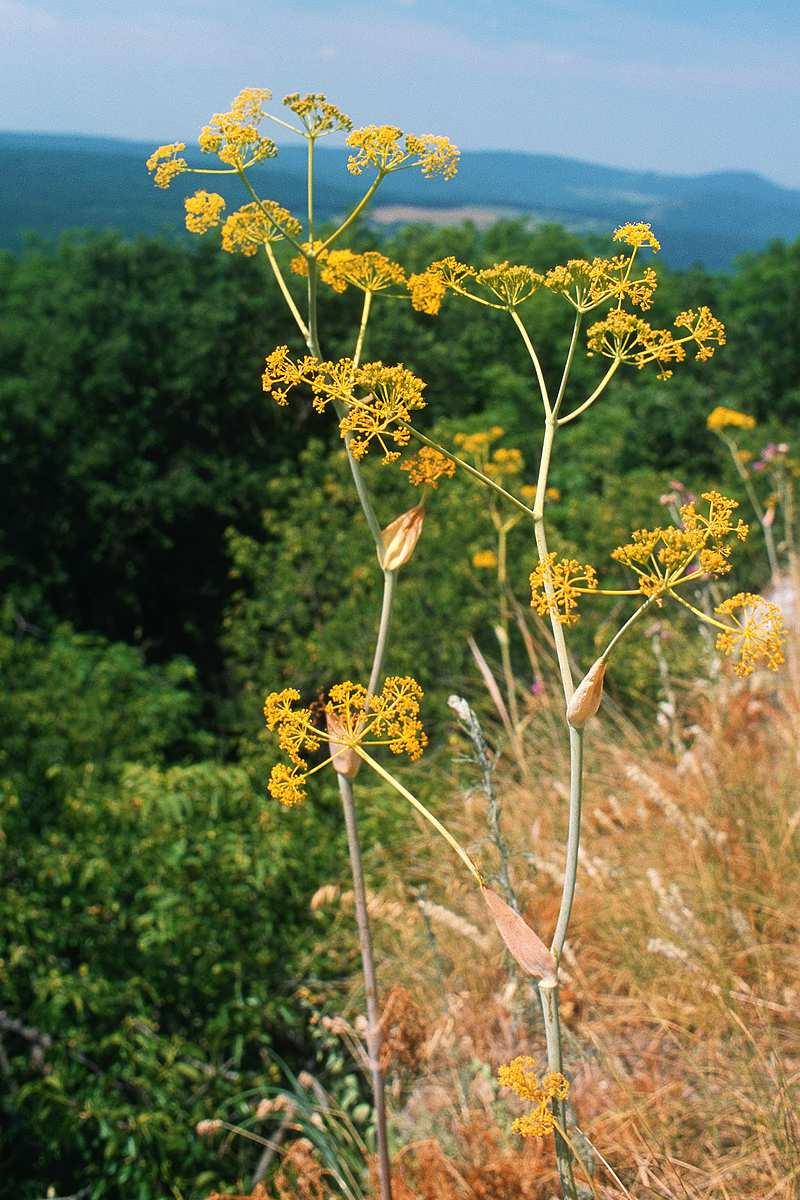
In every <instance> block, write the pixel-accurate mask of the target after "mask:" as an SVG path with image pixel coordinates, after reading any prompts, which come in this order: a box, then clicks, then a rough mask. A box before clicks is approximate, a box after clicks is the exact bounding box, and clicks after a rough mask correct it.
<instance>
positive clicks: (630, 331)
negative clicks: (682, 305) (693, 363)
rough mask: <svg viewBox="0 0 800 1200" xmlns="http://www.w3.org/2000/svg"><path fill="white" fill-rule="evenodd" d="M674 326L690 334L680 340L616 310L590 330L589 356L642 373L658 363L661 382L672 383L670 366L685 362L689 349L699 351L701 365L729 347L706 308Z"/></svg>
mask: <svg viewBox="0 0 800 1200" xmlns="http://www.w3.org/2000/svg"><path fill="white" fill-rule="evenodd" d="M674 324H675V326H676V328H678V329H685V330H686V331H687V332H686V333H685V334H683V335H681V336H676V335H675V334H673V333H672V332H671V331H670V330H669V329H653V327H652V326H651V325H648V323H647V321H644V320H642V318H641V317H637V316H634V314H633V313H628V312H625V311H624V310H623V309H621V308H615V309H612V311H611V312H610V313H609V314H608V316H607V317H605V318H604V319H603V320H602V321H597V322H596V323H595V324H594V325H592V326H591V327H590V329H589V333H588V337H587V344H588V353H589V354H590V355H592V354H601V355H603V357H605V358H610V359H613V360H614V362H615V363H630V364H631V365H632V366H635V367H637V368H638V369H639V370H641V369H642V368H643V367H645V366H647V365H648V363H653V362H654V363H657V364H658V368H659V370H658V378H659V379H669V377H670V376H671V374H672V370H671V365H670V364H672V363H679V362H683V361H684V359H685V358H686V347H687V345H695V346H696V347H697V349H696V352H695V358H696V359H698V361H700V362H706V361H707V360H708V359H709V358H711V357H712V356H713V354H714V351H715V349H716V347H717V346H724V345H725V328H724V326H723V324H722V322H721V321H718V320H717V318H716V317H714V316H713V315H712V313H711V310H710V309H709V308H707V307H706V306H705V305H702V306H701V307H700V308H699V309H698V310H697V311H696V312H695V311H694V310H693V309H687V310H686V311H685V312H681V313H678V315H677V316H676V318H675V322H674Z"/></svg>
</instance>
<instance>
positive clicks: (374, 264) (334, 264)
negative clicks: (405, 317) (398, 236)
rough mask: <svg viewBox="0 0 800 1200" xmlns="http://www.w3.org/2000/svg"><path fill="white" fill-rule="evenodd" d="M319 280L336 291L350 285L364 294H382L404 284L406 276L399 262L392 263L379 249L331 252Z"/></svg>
mask: <svg viewBox="0 0 800 1200" xmlns="http://www.w3.org/2000/svg"><path fill="white" fill-rule="evenodd" d="M307 270H308V268H307V267H306V272H307ZM306 272H304V274H305V273H306ZM320 278H321V279H322V280H323V282H324V283H327V284H328V286H329V287H331V288H333V290H334V291H335V292H344V291H346V289H347V286H348V284H352V286H353V287H356V288H360V289H361V291H362V292H382V291H384V290H385V289H386V288H388V287H391V286H392V285H393V284H400V285H402V284H404V283H405V282H406V273H405V271H404V270H403V268H402V267H401V266H400V264H399V263H396V262H392V260H391V259H390V258H387V257H386V255H385V254H381V253H380V252H379V251H378V250H366V251H364V252H363V253H362V254H356V253H355V252H354V251H353V250H331V251H330V253H328V254H326V255H325V256H324V259H322V271H321V272H320Z"/></svg>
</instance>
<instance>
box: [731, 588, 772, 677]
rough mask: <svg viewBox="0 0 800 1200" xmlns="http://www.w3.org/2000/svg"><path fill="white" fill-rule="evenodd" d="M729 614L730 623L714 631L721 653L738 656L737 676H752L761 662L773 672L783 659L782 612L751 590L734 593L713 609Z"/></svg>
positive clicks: (735, 668)
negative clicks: (716, 632)
mask: <svg viewBox="0 0 800 1200" xmlns="http://www.w3.org/2000/svg"><path fill="white" fill-rule="evenodd" d="M714 611H715V612H716V613H718V614H719V615H720V616H724V617H729V618H730V621H731V622H732V624H729V626H728V628H727V629H722V630H721V632H720V633H718V634H717V643H716V644H717V649H718V650H719V651H720V653H721V654H725V655H731V656H734V655H735V656H738V657H737V662H736V665H735V667H734V670H735V672H736V674H737V675H739V676H740V677H741V678H743V679H744V678H746V677H747V676H748V675H752V673H753V671H754V669H755V668H756V667H757V666H758V665H759V664H760V663H763V664H764V666H765V667H768V668H769V670H770V671H777V670H778V667H780V666H781V665H782V664H783V662H784V661H785V659H784V654H783V641H784V627H783V614H782V613H781V610H780V609H779V608H778V606H777V604H773V603H771V601H769V600H765V599H764V598H763V596H756V595H754V594H753V593H752V592H738V593H737V594H736V595H735V596H731V597H730V598H729V599H728V600H724V601H723V602H722V604H719V605H717V607H716V609H715V610H714Z"/></svg>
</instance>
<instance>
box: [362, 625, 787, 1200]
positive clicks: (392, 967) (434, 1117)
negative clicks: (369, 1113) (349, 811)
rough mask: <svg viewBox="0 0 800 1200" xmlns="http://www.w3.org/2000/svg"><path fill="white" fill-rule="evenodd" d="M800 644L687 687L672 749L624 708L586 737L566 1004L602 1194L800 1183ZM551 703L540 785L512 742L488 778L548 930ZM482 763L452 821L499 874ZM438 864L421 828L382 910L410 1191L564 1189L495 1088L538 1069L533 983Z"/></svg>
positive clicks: (402, 1171)
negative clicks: (514, 1068)
mask: <svg viewBox="0 0 800 1200" xmlns="http://www.w3.org/2000/svg"><path fill="white" fill-rule="evenodd" d="M788 657H789V661H788V663H787V666H786V667H785V669H784V671H783V673H782V674H781V675H780V676H778V677H776V676H773V675H768V676H767V675H757V676H754V677H753V678H751V679H750V680H747V681H740V680H736V679H734V678H732V677H723V678H721V679H720V680H719V681H718V682H717V683H716V684H715V685H714V687H713V689H712V688H709V686H708V685H707V684H706V685H704V686H703V687H700V686H696V687H695V688H694V689H693V692H691V693H688V694H687V696H686V709H685V712H684V717H685V718H686V719H685V721H684V727H683V733H684V736H685V740H686V749H685V750H684V751H682V752H680V753H679V754H678V753H676V752H675V751H674V750H670V749H668V748H667V746H666V740H667V739H665V744H664V745H657V744H656V745H654V743H653V739H652V738H648V737H645V736H643V735H642V734H641V733H639V732H637V731H636V730H635V729H634V728H633V726H631V725H628V724H627V723H626V722H624V721H623V720H621V719H619V718H615V719H612V718H609V717H607V716H606V717H603V718H601V719H598V720H596V721H595V722H594V724H593V727H592V729H591V736H590V738H589V748H588V787H587V797H586V802H585V817H584V835H583V851H582V862H581V869H580V874H579V886H578V893H577V899H576V905H575V911H574V917H573V922H572V926H571V931H570V937H569V941H568V944H567V949H566V952H565V956H564V960H563V963H564V966H563V972H562V975H563V984H562V1009H563V1014H564V1016H563V1019H564V1023H565V1025H566V1064H565V1065H566V1070H567V1073H568V1074H569V1076H570V1078H571V1080H572V1092H571V1099H572V1101H573V1104H574V1109H575V1114H576V1119H577V1123H578V1125H579V1127H580V1129H581V1130H582V1131H583V1134H585V1136H586V1138H587V1139H588V1142H587V1143H585V1144H578V1145H577V1149H578V1151H579V1152H580V1154H581V1157H582V1158H583V1159H584V1160H585V1161H586V1162H590V1163H593V1176H594V1178H593V1188H594V1190H595V1194H597V1195H598V1196H600V1197H603V1198H604V1200H606V1198H607V1200H610V1198H611V1197H617V1196H621V1195H624V1194H626V1192H625V1189H627V1192H629V1193H630V1194H631V1195H632V1196H635V1197H648V1198H650V1197H664V1198H666V1200H672V1198H675V1200H677V1198H683V1200H711V1198H712V1197H714V1198H717V1197H719V1198H720V1200H788V1198H789V1197H796V1196H798V1195H800V1123H799V1122H798V1100H800V1031H799V1029H798V1015H797V1014H798V1007H799V1006H800V977H799V976H798V966H800V958H799V956H798V935H799V934H800V883H799V882H798V878H799V873H798V853H797V851H798V841H799V840H800V793H798V788H797V776H798V765H799V763H798V759H799V758H800V741H799V740H798V727H799V726H800V636H798V635H797V634H795V635H794V644H793V645H792V646H790V651H789V656H788ZM535 703H536V704H537V705H538V710H537V712H536V713H535V715H534V716H533V718H532V719H531V720H530V722H529V724H528V727H527V729H526V733H525V745H524V750H525V760H526V772H525V775H524V778H522V776H521V773H520V770H519V768H518V766H517V765H516V764H515V763H513V762H512V761H511V759H510V756H509V760H508V762H506V761H505V760H501V761H500V762H499V763H498V765H497V770H496V773H495V782H496V787H497V791H498V794H499V795H500V797H501V799H502V805H503V817H502V819H503V827H504V831H505V835H506V838H507V840H508V843H509V846H510V849H511V874H512V877H513V880H514V884H515V886H516V889H517V892H518V895H519V898H520V902H521V905H522V908H523V912H524V914H525V916H526V918H527V919H528V921H529V923H530V924H531V925H532V926H533V928H534V929H536V930H537V931H539V932H540V934H541V936H542V937H544V938H545V939H546V938H547V937H548V936H549V934H550V932H551V930H552V928H553V924H554V920H555V915H556V912H557V908H558V901H559V894H560V890H559V882H560V878H561V866H562V863H561V856H562V853H563V850H562V847H563V844H564V833H565V830H564V822H565V812H566V803H565V795H564V784H563V780H564V779H565V778H566V762H565V755H564V747H563V746H562V744H561V741H560V739H559V737H558V734H557V732H555V731H556V728H557V727H556V726H555V724H554V723H553V721H552V720H551V716H552V714H549V713H548V711H547V707H546V701H544V700H542V699H537V700H536V702H535ZM462 748H466V743H465V744H464V747H462ZM468 776H469V771H468V770H465V769H462V770H461V775H460V779H459V781H458V782H457V781H455V780H454V781H453V787H454V790H456V791H457V794H458V796H459V798H460V803H453V804H452V805H451V806H450V811H449V813H448V819H449V823H450V825H451V827H452V828H453V829H454V831H455V832H456V834H457V835H458V836H459V837H460V838H461V839H462V840H463V841H464V842H465V843H467V844H471V846H472V847H474V848H475V850H476V853H478V854H479V856H480V858H481V860H482V862H483V863H484V865H485V866H486V867H489V864H490V863H491V862H492V858H493V856H494V858H495V861H496V855H495V854H494V850H493V848H492V847H491V845H490V844H489V843H488V842H487V840H486V837H487V832H486V799H485V796H484V795H483V793H482V792H481V791H479V790H473V791H471V792H465V791H464V780H465V778H467V777H468ZM476 779H477V773H476ZM469 782H473V780H471V779H470V780H469ZM459 785H460V791H458V787H459ZM434 855H435V858H434V857H432V854H431V849H430V845H429V841H428V838H427V833H425V832H424V831H422V830H420V831H419V836H418V837H417V836H415V837H414V838H413V840H412V842H411V843H410V844H409V847H408V862H409V863H410V864H412V865H411V866H410V868H409V870H408V872H407V873H406V874H405V876H404V878H403V879H402V880H398V881H397V883H396V884H395V885H393V886H392V887H390V888H388V889H386V890H385V891H384V892H382V893H381V894H380V895H376V896H373V897H372V898H371V902H370V906H371V909H372V912H373V916H374V925H375V930H376V938H377V942H378V950H379V967H380V976H381V983H382V988H383V994H384V997H387V995H388V993H389V992H390V989H395V990H394V991H393V993H392V995H391V997H390V998H389V1001H388V1012H387V1019H386V1032H387V1033H388V1034H389V1042H388V1045H387V1057H389V1058H390V1059H391V1065H390V1099H391V1105H392V1126H393V1131H394V1142H395V1145H397V1146H402V1147H403V1149H402V1150H400V1151H399V1152H398V1153H397V1154H396V1155H395V1160H394V1171H395V1186H396V1192H397V1196H398V1198H399V1200H412V1197H413V1198H414V1200H472V1198H474V1200H506V1198H508V1200H512V1197H513V1198H515V1200H516V1198H519V1197H522V1198H524V1200H549V1198H550V1197H553V1196H554V1195H555V1194H556V1191H557V1180H556V1174H555V1167H554V1161H553V1157H552V1151H551V1149H550V1147H548V1146H545V1145H543V1144H542V1143H540V1142H534V1141H528V1142H527V1143H523V1142H522V1141H521V1139H519V1138H518V1137H517V1136H516V1135H515V1134H513V1133H511V1131H510V1124H511V1120H512V1117H513V1115H515V1113H516V1112H517V1111H518V1110H517V1109H515V1108H514V1103H515V1102H514V1101H513V1100H509V1099H508V1098H507V1097H506V1096H505V1095H504V1094H501V1093H500V1092H499V1089H498V1087H497V1085H496V1083H495V1079H496V1070H497V1067H498V1065H499V1064H500V1063H501V1062H503V1061H506V1060H508V1059H509V1058H512V1057H513V1056H514V1055H516V1054H524V1053H530V1054H532V1055H533V1056H534V1057H535V1058H537V1060H538V1061H540V1062H541V1063H542V1065H543V1068H544V1048H543V1035H542V1031H541V1023H540V1020H539V1015H538V1005H537V1002H536V997H535V989H534V988H533V986H532V981H529V980H526V979H524V978H521V977H519V976H518V975H515V974H514V973H513V970H512V968H513V964H511V963H510V961H509V960H508V958H507V956H506V955H505V953H504V951H503V949H502V946H501V943H500V941H499V939H498V938H497V935H496V933H495V932H494V930H493V928H490V925H489V923H487V917H486V914H485V911H484V910H483V908H482V905H481V901H480V897H479V895H478V894H477V890H476V889H474V888H472V887H470V884H469V881H468V880H466V879H464V878H463V876H462V874H461V873H460V872H459V869H458V868H459V864H458V863H457V861H455V860H454V861H453V862H451V861H450V858H449V857H448V856H447V855H446V854H445V853H441V852H440V851H439V847H438V846H437V847H435V849H434ZM399 988H405V989H406V990H405V991H404V992H403V991H398V990H397V989H399ZM591 1147H595V1148H596V1151H597V1152H599V1154H600V1155H602V1156H603V1158H605V1159H606V1160H607V1161H608V1163H610V1164H611V1166H612V1167H613V1169H614V1171H615V1172H616V1173H617V1175H618V1177H619V1179H618V1181H617V1182H615V1181H614V1179H613V1177H612V1175H611V1174H610V1173H609V1171H608V1170H607V1169H606V1168H605V1167H604V1166H603V1164H602V1162H601V1160H600V1158H599V1157H598V1154H597V1153H596V1152H594V1151H593V1150H592V1148H591ZM588 1194H591V1190H588V1191H587V1195H588Z"/></svg>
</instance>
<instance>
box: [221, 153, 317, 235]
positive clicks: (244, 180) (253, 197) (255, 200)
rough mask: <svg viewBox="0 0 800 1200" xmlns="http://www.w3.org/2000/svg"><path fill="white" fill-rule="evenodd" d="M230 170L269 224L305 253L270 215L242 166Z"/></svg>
mask: <svg viewBox="0 0 800 1200" xmlns="http://www.w3.org/2000/svg"><path fill="white" fill-rule="evenodd" d="M232 170H235V172H236V174H237V175H238V176H239V178H240V179H241V181H242V183H243V184H244V186H245V187H246V189H247V191H248V193H249V194H250V199H251V200H252V201H253V203H254V204H257V205H258V207H259V208H260V209H261V211H262V213H263V214H264V216H265V217H266V218H267V220H268V221H269V223H270V225H273V226H274V227H275V229H277V231H278V233H279V234H280V235H281V237H285V238H286V240H287V242H291V244H292V245H293V246H294V248H295V250H299V251H300V253H301V254H305V250H304V249H303V247H302V246H301V245H300V243H299V242H298V241H297V239H296V238H293V237H292V235H291V234H290V233H287V231H286V230H285V229H284V228H283V226H282V225H281V223H280V222H279V221H276V220H275V218H274V217H273V216H272V214H271V213H270V211H269V209H268V208H267V206H266V204H265V203H264V201H263V200H262V199H261V197H260V196H259V194H258V192H257V191H256V190H255V188H254V187H253V185H252V183H251V182H250V180H249V179H248V178H247V172H246V171H245V170H244V169H243V168H242V167H235V168H232Z"/></svg>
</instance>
